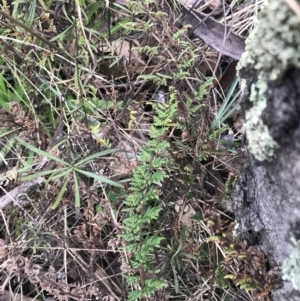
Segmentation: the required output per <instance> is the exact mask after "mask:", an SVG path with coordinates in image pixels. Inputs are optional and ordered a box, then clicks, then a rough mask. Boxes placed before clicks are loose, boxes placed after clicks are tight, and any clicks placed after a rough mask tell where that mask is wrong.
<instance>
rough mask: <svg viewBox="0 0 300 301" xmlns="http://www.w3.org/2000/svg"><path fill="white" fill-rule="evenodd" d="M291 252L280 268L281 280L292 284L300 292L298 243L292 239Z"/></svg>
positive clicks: (299, 248) (299, 249) (299, 245)
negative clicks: (292, 246)
mask: <svg viewBox="0 0 300 301" xmlns="http://www.w3.org/2000/svg"><path fill="white" fill-rule="evenodd" d="M292 242H293V244H294V248H293V251H292V253H291V255H290V257H289V258H287V259H285V261H284V262H283V266H282V272H283V277H282V279H283V280H289V281H291V282H292V284H293V287H294V288H295V289H296V290H299V291H300V242H299V241H297V240H296V239H295V238H292Z"/></svg>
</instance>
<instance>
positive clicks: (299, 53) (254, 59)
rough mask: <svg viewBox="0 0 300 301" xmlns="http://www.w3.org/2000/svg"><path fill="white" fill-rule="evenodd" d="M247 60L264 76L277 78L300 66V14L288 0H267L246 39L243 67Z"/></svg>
mask: <svg viewBox="0 0 300 301" xmlns="http://www.w3.org/2000/svg"><path fill="white" fill-rule="evenodd" d="M297 2H298V3H300V2H299V1H297ZM248 64H251V65H252V66H254V68H255V69H256V70H257V71H258V73H259V74H260V76H261V77H262V78H263V79H265V80H276V79H278V78H280V77H281V76H283V75H284V74H285V72H286V71H287V70H288V69H290V68H299V67H300V18H299V17H298V16H297V15H296V14H295V13H294V12H293V11H292V10H291V9H290V8H289V7H288V5H287V1H286V0H275V1H274V0H272V1H266V3H265V8H264V9H263V11H262V12H261V14H260V16H259V21H258V24H257V25H256V26H255V28H254V30H253V31H252V32H251V33H250V35H249V37H248V39H247V41H246V52H245V53H244V54H243V57H242V60H241V62H240V67H242V66H245V65H248Z"/></svg>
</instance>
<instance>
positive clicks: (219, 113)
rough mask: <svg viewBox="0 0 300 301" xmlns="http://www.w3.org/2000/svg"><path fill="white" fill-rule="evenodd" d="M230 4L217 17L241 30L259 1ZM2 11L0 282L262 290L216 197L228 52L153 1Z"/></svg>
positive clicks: (189, 295) (220, 193) (63, 287)
mask: <svg viewBox="0 0 300 301" xmlns="http://www.w3.org/2000/svg"><path fill="white" fill-rule="evenodd" d="M242 2H243V1H239V2H236V1H232V2H231V11H232V14H227V15H226V17H224V20H225V21H226V22H230V20H236V21H235V25H234V26H233V30H234V31H235V32H236V33H241V32H242V33H243V34H247V30H248V29H249V28H250V27H251V26H252V23H253V16H254V15H255V14H256V13H257V9H258V8H259V6H260V4H261V2H258V3H257V6H252V5H251V6H249V7H246V6H243V3H242ZM165 4H166V5H167V3H165ZM174 7H176V9H179V5H178V4H176V5H174ZM0 9H1V11H0V15H1V18H0V40H1V45H0V52H1V59H0V106H1V111H0V114H1V118H0V127H1V128H0V130H1V134H0V141H1V154H0V158H1V161H0V184H1V187H2V192H1V195H0V203H1V201H3V200H4V199H5V200H9V196H10V195H11V192H12V191H17V194H15V198H14V199H13V200H9V204H10V205H9V206H6V207H5V208H4V207H3V208H2V207H1V208H2V210H1V217H0V220H1V222H0V242H1V244H2V245H3V247H0V263H1V271H2V275H3V276H2V278H1V285H2V289H3V290H6V291H7V290H8V289H11V291H12V292H15V293H18V292H22V293H23V295H24V296H25V295H26V296H29V297H31V298H36V299H37V300H45V298H47V297H51V296H52V297H54V298H56V299H59V300H98V299H99V298H100V299H101V298H102V299H103V300H173V299H176V300H199V299H205V300H206V299H207V300H231V298H233V297H234V296H235V295H239V296H242V297H243V298H244V299H245V300H252V295H253V293H261V292H262V291H267V290H266V285H267V284H266V282H264V280H262V279H256V278H255V276H254V275H252V274H251V268H250V267H249V266H250V264H251V258H250V257H249V254H248V253H249V252H247V248H249V246H247V245H245V242H240V241H238V240H236V239H235V238H234V237H233V230H234V216H233V215H232V214H231V213H230V212H228V211H226V210H225V207H224V204H225V203H226V200H228V197H229V195H230V189H231V186H232V185H233V183H234V180H235V179H236V177H237V176H238V171H239V168H240V165H238V164H237V163H236V161H237V160H236V159H239V157H240V156H241V155H240V153H241V148H240V145H239V144H238V143H237V140H238V139H239V137H240V132H241V130H240V129H239V128H237V127H235V126H234V124H235V122H236V120H237V119H238V118H239V119H241V118H242V114H241V112H239V111H238V106H237V99H238V97H239V93H240V92H239V88H238V82H237V80H236V79H235V78H234V77H233V78H232V80H231V83H232V84H231V88H230V89H229V90H228V91H223V90H222V87H221V86H220V85H219V81H218V79H220V75H221V74H222V73H223V72H224V70H225V68H226V65H227V64H228V62H227V60H226V58H221V59H220V60H219V59H218V53H216V52H215V51H214V50H213V49H210V48H209V47H208V46H207V45H204V44H203V43H202V42H201V41H199V39H197V38H196V37H195V36H193V34H192V33H191V31H190V30H189V29H188V28H181V27H180V25H178V24H177V23H175V22H173V21H172V20H170V18H169V16H168V15H167V14H166V12H165V8H164V6H163V5H162V4H161V3H160V4H159V3H158V2H156V1H145V2H138V1H128V3H126V4H125V3H123V2H121V1H120V2H114V3H112V2H109V1H98V2H89V1H85V0H82V1H79V0H75V1H74V2H70V3H64V2H60V1H33V2H32V3H23V2H21V1H15V2H13V3H11V4H8V3H6V2H3V4H2V6H1V8H0ZM222 18H223V17H222V16H220V17H219V20H223V19H222ZM236 18H237V19H236ZM224 20H223V21H224ZM225 21H224V22H225ZM237 24H241V25H237ZM216 64H218V66H216ZM214 70H219V71H218V72H219V73H218V74H215V73H214ZM231 132H232V133H233V134H231ZM226 135H227V136H228V135H233V136H234V141H231V140H230V141H229V142H228V140H226V139H227V136H226ZM36 179H40V182H39V183H40V184H39V185H34V186H33V184H32V183H33V181H34V180H36ZM22 185H23V186H22ZM20 187H28V189H23V190H22V191H21V190H20V189H19V188H20ZM18 189H19V190H18ZM253 252H254V251H253ZM260 256H261V254H260V253H257V257H258V258H260V259H261V262H260V265H259V266H258V267H257V269H260V270H263V269H265V265H264V260H263V258H262V257H260ZM33 271H35V273H33ZM255 271H256V270H255ZM261 294H262V293H261ZM267 294H268V292H267V293H266V294H265V295H267ZM266 300H267V299H266Z"/></svg>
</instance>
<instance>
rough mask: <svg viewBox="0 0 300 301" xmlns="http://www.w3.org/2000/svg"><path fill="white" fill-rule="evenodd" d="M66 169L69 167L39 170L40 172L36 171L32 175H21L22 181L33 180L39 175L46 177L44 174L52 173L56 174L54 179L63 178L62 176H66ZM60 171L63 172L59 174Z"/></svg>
mask: <svg viewBox="0 0 300 301" xmlns="http://www.w3.org/2000/svg"><path fill="white" fill-rule="evenodd" d="M66 169H67V167H63V168H59V169H54V170H44V171H39V172H36V173H34V174H32V175H28V176H24V177H21V178H20V180H21V181H22V182H25V181H31V180H34V179H36V178H38V177H44V176H47V175H50V174H56V175H55V176H54V177H53V178H52V179H54V178H56V179H57V178H61V177H62V176H64V174H65V171H66ZM67 170H68V171H69V169H67ZM59 172H61V173H60V174H59V175H57V173H59Z"/></svg>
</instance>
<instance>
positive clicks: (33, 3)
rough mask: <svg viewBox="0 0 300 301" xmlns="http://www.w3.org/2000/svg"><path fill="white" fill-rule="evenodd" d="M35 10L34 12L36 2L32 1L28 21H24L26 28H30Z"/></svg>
mask: <svg viewBox="0 0 300 301" xmlns="http://www.w3.org/2000/svg"><path fill="white" fill-rule="evenodd" d="M35 10H36V0H32V1H31V3H30V9H29V15H28V19H27V21H26V25H27V26H28V27H31V26H32V23H33V19H34V16H35Z"/></svg>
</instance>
